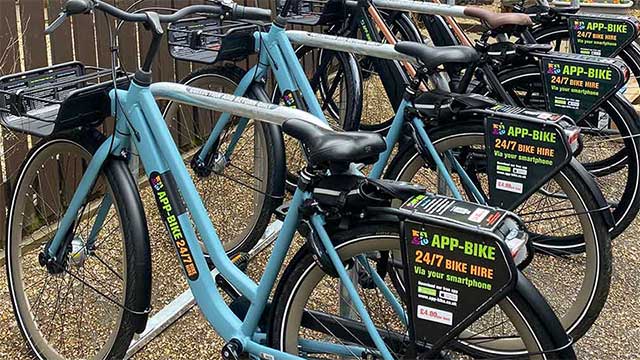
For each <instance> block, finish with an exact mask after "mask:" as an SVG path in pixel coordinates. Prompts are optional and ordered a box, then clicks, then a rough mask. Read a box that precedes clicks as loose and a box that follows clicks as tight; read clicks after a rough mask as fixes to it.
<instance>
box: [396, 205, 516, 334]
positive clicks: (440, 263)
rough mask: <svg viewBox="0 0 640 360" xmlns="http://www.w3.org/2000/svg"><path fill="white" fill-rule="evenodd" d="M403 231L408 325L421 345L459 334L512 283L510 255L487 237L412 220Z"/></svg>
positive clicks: (496, 242) (498, 298) (513, 273)
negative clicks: (409, 321) (408, 295)
mask: <svg viewBox="0 0 640 360" xmlns="http://www.w3.org/2000/svg"><path fill="white" fill-rule="evenodd" d="M476 208H478V209H481V207H478V206H476ZM484 210H487V211H488V209H487V208H484ZM467 216H468V215H467ZM487 216H489V214H487ZM403 231H404V235H403V236H404V241H403V246H402V250H403V257H404V264H406V266H405V279H407V287H408V293H409V294H410V298H409V299H408V300H409V304H408V308H409V315H410V320H411V324H410V325H411V330H412V332H413V336H414V339H415V340H417V341H419V342H427V343H429V344H432V345H435V344H439V342H442V341H445V340H447V339H449V338H451V337H453V336H455V335H457V334H459V333H460V332H461V331H462V330H464V329H465V328H466V327H467V326H468V325H469V324H470V323H471V322H473V321H475V320H476V319H477V318H478V317H480V316H481V315H482V314H483V313H484V312H485V311H486V309H488V308H490V307H491V306H493V305H494V304H495V303H497V302H498V301H499V300H500V299H501V298H502V297H503V295H504V293H505V291H506V290H508V289H510V288H511V286H512V285H513V284H514V283H515V266H514V265H513V261H512V260H511V259H510V256H511V255H510V254H509V252H508V251H506V250H505V248H504V246H503V245H502V244H501V243H499V240H497V239H496V238H495V237H494V236H491V235H490V234H483V233H478V232H473V231H470V230H469V231H466V230H463V231H461V230H459V229H458V230H453V229H451V228H445V227H440V226H434V225H426V224H420V223H416V222H411V221H406V222H404V224H403Z"/></svg>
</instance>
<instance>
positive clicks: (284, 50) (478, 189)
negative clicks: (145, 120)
mask: <svg viewBox="0 0 640 360" xmlns="http://www.w3.org/2000/svg"><path fill="white" fill-rule="evenodd" d="M279 21H284V20H279ZM207 26H210V23H207V22H206V20H203V22H202V23H200V24H199V25H198V27H199V28H207ZM275 26H276V25H274V26H272V27H271V29H269V32H268V33H262V34H260V35H259V37H258V38H257V40H258V46H257V47H259V48H265V49H268V51H266V50H263V51H260V53H259V56H258V65H256V66H255V67H254V68H252V69H250V70H248V71H247V73H246V74H245V76H244V77H243V78H242V80H241V81H240V82H239V85H238V87H237V88H236V89H235V90H234V95H243V94H248V93H249V94H250V93H252V92H253V93H255V92H256V91H257V92H262V90H260V88H262V87H263V86H264V84H265V80H264V79H265V78H266V74H267V71H268V70H269V68H270V67H273V69H275V80H276V81H277V82H278V84H279V86H281V88H283V89H286V90H285V91H288V92H289V93H290V94H293V95H292V96H291V97H290V98H289V99H288V100H287V101H290V104H289V105H294V104H295V105H296V107H298V108H305V107H307V105H308V106H309V108H310V109H315V110H313V111H312V113H314V115H316V116H318V117H319V118H321V117H324V113H323V111H322V108H321V106H320V105H319V103H318V101H317V98H316V95H315V93H314V92H313V90H312V89H310V87H309V82H308V80H307V78H306V76H305V74H304V71H303V69H302V68H301V67H300V65H299V63H298V62H297V61H290V59H294V58H295V53H294V50H293V48H292V46H291V44H290V42H289V40H291V41H293V42H294V43H299V44H301V45H304V46H309V47H316V48H318V47H320V48H325V49H326V50H329V51H334V52H345V51H346V52H352V53H354V54H358V55H363V56H371V57H374V56H378V57H382V58H386V59H391V60H401V61H409V62H414V63H415V56H416V54H412V55H413V56H411V55H410V56H408V55H407V54H402V53H399V52H398V51H396V50H394V48H393V47H392V46H391V45H388V44H386V45H384V44H383V45H381V44H379V43H372V42H366V41H359V40H356V39H349V38H341V37H335V36H326V35H319V34H312V33H306V32H296V31H288V32H287V33H286V34H287V36H286V37H285V36H283V35H284V32H283V33H282V34H281V33H279V32H280V31H283V30H282V26H278V27H277V28H274V27H275ZM209 33H212V31H211V30H210V31H209V32H207V31H205V32H203V33H201V35H202V36H204V37H206V36H209V35H208V34H209ZM182 47H184V48H189V49H190V50H188V51H193V52H194V54H193V57H194V58H199V59H202V58H203V56H204V55H203V52H207V51H209V56H211V55H214V56H215V53H213V54H212V53H211V52H210V50H209V49H210V44H209V45H206V46H201V47H199V46H195V47H194V48H191V46H190V45H182ZM418 49H423V50H424V51H425V54H424V60H421V61H422V64H423V66H424V64H429V65H428V66H426V67H425V68H424V69H423V72H422V73H420V77H418V78H416V79H414V81H416V83H415V84H413V85H412V86H411V87H410V88H409V89H408V90H407V93H406V94H405V100H404V102H403V105H402V106H403V107H401V108H400V109H399V110H398V112H397V114H396V116H395V118H394V123H393V125H392V127H391V130H390V132H389V133H388V136H387V137H386V141H387V144H388V148H387V151H386V152H385V153H383V154H382V156H381V157H380V159H379V160H378V162H377V163H376V164H375V165H374V166H373V168H372V170H371V171H370V172H369V176H370V177H372V178H375V177H380V176H382V175H383V174H384V176H391V175H390V174H393V172H394V171H396V170H395V169H403V167H404V164H403V163H400V162H398V161H397V160H396V159H398V157H395V158H394V160H393V161H391V163H390V166H388V167H387V166H386V164H387V162H388V161H389V159H390V158H391V151H392V148H393V147H394V146H395V145H396V144H400V145H401V147H400V150H403V149H405V148H413V147H415V146H418V147H420V148H421V155H422V156H424V157H425V159H426V160H425V161H429V162H430V164H431V165H432V166H433V169H438V171H439V173H440V174H441V179H442V182H443V184H444V185H443V186H442V187H440V188H439V187H434V189H435V188H437V189H442V190H443V191H451V193H452V194H453V195H454V196H456V197H459V198H463V197H467V198H468V199H471V200H474V201H484V200H483V199H486V198H487V192H486V190H483V189H486V187H485V184H486V182H480V183H478V182H477V177H476V178H475V179H474V177H473V176H469V175H468V174H466V172H465V171H463V170H464V169H463V167H462V166H459V165H460V164H464V162H461V161H458V160H459V159H460V158H459V156H460V154H464V155H472V154H474V153H471V152H468V151H467V152H463V153H461V152H458V151H457V149H456V148H451V147H450V148H447V149H438V148H436V147H435V146H431V144H432V143H433V144H438V143H440V141H441V140H442V139H444V138H447V137H449V133H448V131H450V128H451V127H450V126H447V124H445V122H443V121H435V119H433V116H432V114H431V115H429V114H427V115H423V113H422V110H421V109H424V108H427V107H429V106H434V104H435V103H434V102H433V101H432V100H433V99H430V98H428V97H422V96H421V97H418V95H417V92H418V91H419V90H420V87H421V85H420V84H421V83H422V82H423V81H426V80H427V79H430V81H432V82H433V83H438V84H441V86H442V89H446V88H447V86H448V85H447V84H446V83H443V82H442V81H441V80H440V79H439V77H438V74H437V73H432V71H433V69H434V68H435V67H437V65H438V64H439V62H438V61H437V60H436V59H438V58H439V57H441V56H444V58H447V59H449V62H451V63H467V62H469V61H473V60H474V59H475V56H476V54H475V52H474V51H472V49H468V48H460V47H457V48H445V49H441V50H439V49H431V48H428V47H425V48H422V47H420V46H418ZM176 50H178V49H176ZM185 51H187V50H185ZM404 51H419V50H416V49H414V48H413V47H411V46H409V47H407V48H404ZM440 51H442V52H440ZM205 54H206V53H205ZM285 59H286V60H285ZM222 75H224V74H220V78H222V77H223V76H222ZM211 83H214V82H211ZM297 86H300V87H297ZM454 95H455V94H446V93H445V94H444V95H443V97H444V98H445V99H450V100H451V99H455V98H456V96H454ZM457 99H458V101H460V102H461V104H462V105H465V106H463V107H462V108H463V109H464V110H465V112H463V113H462V114H465V115H464V116H463V117H459V116H462V115H459V114H455V115H457V117H456V118H457V119H467V118H468V119H469V120H470V121H472V119H476V120H477V119H478V114H486V112H485V111H487V110H488V109H489V108H491V107H492V106H494V105H495V103H494V102H493V101H491V100H490V99H486V98H475V97H474V96H471V97H469V98H465V97H464V96H462V97H460V96H458V97H457ZM292 100H293V101H292ZM416 101H417V103H416ZM465 101H469V103H465ZM414 103H416V104H417V105H419V106H414ZM456 103H457V102H456ZM414 108H415V109H414ZM186 109H187V110H186V111H185V112H186V113H189V112H190V111H189V110H188V109H189V107H186ZM474 109H475V110H477V111H478V112H477V113H475V114H474ZM458 110H460V109H458ZM405 111H407V112H405ZM494 113H495V114H498V115H499V116H504V112H499V111H496V112H494ZM405 114H409V115H410V116H407V117H405ZM531 114H533V113H531ZM498 115H496V116H498ZM227 116H228V115H224V114H223V115H221V116H220V117H218V118H215V117H214V118H213V119H210V120H207V121H212V122H214V121H215V124H216V126H217V128H218V130H217V131H220V130H219V129H221V128H222V127H224V126H226V125H225V122H226V121H227V120H226V119H228V117H227ZM483 116H484V115H480V117H483ZM532 116H533V115H532ZM442 119H452V114H449V115H444V114H443V116H442ZM472 124H473V122H472ZM475 124H476V126H475V128H474V129H476V130H478V126H480V127H481V125H479V124H482V122H481V121H476V123H475ZM460 126H462V123H461V124H460ZM421 129H427V131H428V134H427V133H426V132H424V131H421ZM215 131H216V129H214V132H212V133H211V134H210V135H208V136H209V139H208V140H207V141H206V142H205V145H203V147H202V149H203V150H200V152H199V153H198V155H197V157H195V158H194V159H193V160H192V161H191V163H192V164H195V163H197V162H200V164H201V166H203V167H204V169H207V168H210V169H213V168H217V167H218V165H219V164H224V161H225V160H224V159H225V155H226V154H227V153H228V149H226V148H216V147H215V145H212V146H211V147H210V148H208V149H207V145H206V144H215V139H216V138H217V137H218V136H219V135H218V133H216V132H215ZM242 131H243V129H242V128H241V127H238V128H236V129H235V133H236V134H237V133H238V132H242ZM480 132H481V133H482V132H484V130H480ZM474 135H475V134H474ZM469 139H471V141H473V143H472V144H474V145H476V146H479V147H484V141H483V140H482V139H483V137H482V136H480V137H477V136H473V137H471V138H467V141H468V140H469ZM441 151H442V152H441ZM448 152H451V153H452V155H453V156H451V157H449V156H446V157H445V158H444V160H442V159H441V157H442V156H441V155H440V154H441V153H448ZM207 158H208V159H222V160H218V161H216V162H209V163H206V162H204V161H203V160H204V159H207ZM479 160H480V162H478V161H476V162H475V163H476V164H479V165H481V166H482V165H483V164H484V168H481V169H480V171H486V170H482V169H486V164H487V163H486V159H485V160H483V159H479ZM446 163H449V164H450V167H448V166H447V165H446ZM457 163H458V164H457ZM385 167H386V170H385ZM450 169H453V170H450ZM471 170H472V171H475V170H474V169H471ZM450 173H451V174H450ZM458 174H460V175H459V179H458V178H454V176H458ZM471 175H472V174H471ZM421 180H422V181H429V182H431V181H432V177H426V178H424V179H421ZM474 181H476V182H474ZM573 183H575V184H577V183H581V184H582V185H576V186H574V185H570V184H573ZM456 184H462V186H461V187H460V189H462V191H460V190H459V188H458V187H457V186H456ZM586 184H590V185H586ZM538 185H539V186H543V187H544V186H547V188H545V189H544V190H543V191H541V193H543V194H546V196H539V195H536V196H531V197H530V198H529V199H521V200H522V201H523V202H520V203H518V201H516V202H515V203H510V205H506V206H507V207H509V206H513V208H514V209H516V208H517V209H518V211H522V212H523V213H524V214H525V222H526V223H527V224H528V225H530V226H531V228H530V229H529V231H530V232H531V233H532V234H533V235H532V236H535V239H536V240H540V241H541V244H542V248H543V249H542V250H543V252H544V253H545V254H550V253H553V251H552V250H553V248H554V247H557V250H556V251H557V252H561V253H562V254H563V256H566V255H569V254H573V255H572V256H574V258H573V262H572V264H573V265H575V266H576V268H577V269H576V273H579V274H581V275H579V277H580V276H582V280H580V281H578V282H575V281H574V280H572V283H571V284H568V285H567V291H568V292H571V293H573V295H568V294H565V295H562V296H558V297H557V298H556V299H555V301H556V302H557V308H558V309H560V310H559V311H561V312H563V314H562V315H561V318H562V319H563V322H564V324H565V325H566V326H567V329H569V330H570V331H571V334H572V336H576V337H579V335H580V334H582V333H583V332H584V331H586V329H588V328H589V326H590V324H591V323H592V322H593V321H594V320H595V318H596V317H597V314H598V313H599V311H600V309H601V308H602V306H603V304H604V301H605V299H606V296H607V293H608V290H607V288H608V282H609V276H610V275H609V274H610V263H611V258H610V256H609V253H610V250H609V244H608V241H609V239H608V235H607V234H605V233H606V231H605V229H606V228H608V225H606V224H607V221H609V218H608V214H605V213H606V211H604V209H606V208H607V204H606V202H605V201H604V199H602V198H601V197H600V195H598V193H599V190H597V188H596V187H595V186H594V185H593V183H592V179H591V176H590V175H588V174H587V173H586V172H584V170H583V169H582V168H581V167H580V166H579V165H578V164H576V163H575V162H571V163H569V164H568V165H567V166H566V168H564V169H563V170H562V171H561V175H557V177H556V178H555V179H553V180H550V181H549V182H548V183H547V184H546V185H545V184H538ZM558 189H562V190H558ZM556 192H558V193H559V194H568V195H567V196H564V195H563V196H562V197H560V198H558V196H554V194H555V193H556ZM549 195H550V196H549ZM594 196H595V197H594ZM489 199H490V197H489ZM549 199H553V201H552V202H549ZM489 201H491V200H489ZM536 206H543V207H546V208H547V211H544V212H535V211H532V210H533V209H535V207H536ZM527 208H528V210H527ZM603 211H604V212H605V213H603ZM549 216H551V217H552V218H551V219H550V218H548V217H549ZM558 219H560V220H559V221H564V220H568V221H567V222H568V223H569V224H570V225H569V226H568V227H566V228H564V229H563V230H562V231H563V232H561V233H558V232H557V230H558V229H557V227H556V226H555V222H554V221H556V220H558ZM569 219H572V220H569ZM545 224H551V225H548V226H547V225H545ZM571 224H574V225H578V226H577V227H575V226H574V225H571ZM585 224H594V226H591V225H586V226H585ZM595 224H599V225H595ZM545 226H547V227H546V229H545ZM583 234H584V235H583ZM553 240H558V241H567V242H568V243H570V244H574V243H583V244H584V246H583V247H582V248H579V249H573V250H574V251H568V250H570V249H565V248H563V247H559V246H557V245H556V244H553V243H552V241H553ZM545 242H547V243H548V244H544V243H545ZM581 251H585V252H581ZM557 252H556V254H557ZM575 253H580V255H576V254H575ZM540 259H541V260H542V258H540ZM585 259H589V260H588V261H585ZM587 262H588V264H589V265H588V266H587V265H586V264H587ZM556 265H558V266H561V264H559V263H557V264H556ZM565 265H566V264H565ZM531 266H535V264H534V265H531ZM559 271H560V270H559ZM541 273H542V274H547V273H546V272H544V271H542V272H541ZM560 274H562V272H560ZM574 279H575V278H574ZM539 281H541V283H542V284H545V283H548V282H545V281H544V280H539ZM568 289H572V290H568ZM543 291H545V290H543ZM554 293H557V292H556V289H555V288H554ZM578 293H581V294H583V295H584V296H582V297H580V300H579V301H578V302H576V303H572V304H571V305H569V304H566V303H565V302H566V300H567V299H573V296H575V295H576V294H578ZM567 306H569V307H567ZM565 315H566V316H565Z"/></svg>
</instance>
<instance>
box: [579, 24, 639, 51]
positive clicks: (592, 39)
mask: <svg viewBox="0 0 640 360" xmlns="http://www.w3.org/2000/svg"><path fill="white" fill-rule="evenodd" d="M567 22H568V26H569V39H570V42H571V50H572V51H573V52H574V53H576V54H581V55H594V56H603V57H613V56H616V55H617V54H618V53H619V52H620V51H621V50H622V49H623V48H624V47H625V46H627V45H629V43H631V42H632V41H633V40H634V39H635V38H637V37H638V28H639V26H640V22H638V19H636V18H635V17H633V16H616V15H610V14H602V15H598V14H589V15H583V14H580V15H573V16H570V17H569V18H568V21H567Z"/></svg>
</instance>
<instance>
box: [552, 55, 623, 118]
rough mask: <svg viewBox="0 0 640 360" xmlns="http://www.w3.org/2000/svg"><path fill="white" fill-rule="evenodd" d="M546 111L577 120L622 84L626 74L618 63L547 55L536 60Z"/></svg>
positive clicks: (612, 59) (580, 57) (606, 60)
mask: <svg viewBox="0 0 640 360" xmlns="http://www.w3.org/2000/svg"><path fill="white" fill-rule="evenodd" d="M540 66H541V72H542V80H543V85H544V92H545V97H546V99H545V100H546V104H547V109H548V110H549V111H552V112H555V113H559V114H563V115H567V116H569V117H571V118H572V119H573V120H575V121H579V120H581V119H582V118H583V117H585V116H586V115H588V114H590V113H591V112H592V111H593V110H595V109H596V108H597V107H598V106H599V105H600V104H601V103H602V102H603V101H605V100H606V99H607V98H608V97H609V96H611V95H612V94H614V93H615V92H616V91H618V90H619V89H620V88H621V87H622V86H623V85H624V83H625V81H626V79H627V75H628V73H629V70H628V68H627V67H626V65H625V64H624V62H622V61H621V60H618V59H614V58H602V57H598V56H588V55H578V54H564V53H556V52H550V53H549V54H547V55H545V56H543V57H542V58H541V59H540Z"/></svg>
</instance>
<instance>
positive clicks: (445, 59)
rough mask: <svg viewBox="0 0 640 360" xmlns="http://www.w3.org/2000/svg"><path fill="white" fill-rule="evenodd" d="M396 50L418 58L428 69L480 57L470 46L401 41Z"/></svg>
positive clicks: (464, 62) (466, 62)
mask: <svg viewBox="0 0 640 360" xmlns="http://www.w3.org/2000/svg"><path fill="white" fill-rule="evenodd" d="M394 48H395V50H396V51H398V52H400V53H403V54H405V55H409V56H412V57H415V58H416V59H418V60H419V61H420V62H421V63H422V64H424V66H426V67H427V68H428V69H435V68H436V67H438V66H440V65H445V64H468V63H471V62H474V61H477V60H478V59H479V55H478V52H477V51H476V50H475V49H474V48H472V47H470V46H438V47H433V46H429V45H426V44H421V43H416V42H411V41H401V42H399V43H397V44H396V45H395V47H394Z"/></svg>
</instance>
